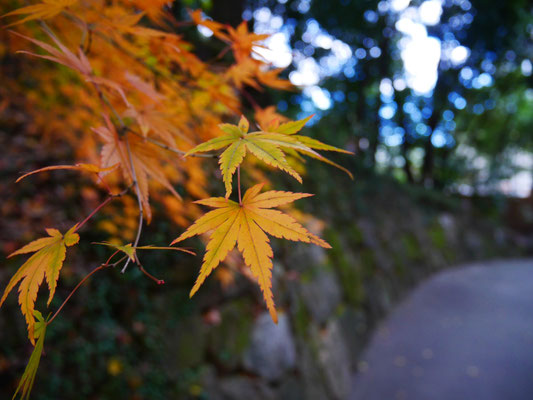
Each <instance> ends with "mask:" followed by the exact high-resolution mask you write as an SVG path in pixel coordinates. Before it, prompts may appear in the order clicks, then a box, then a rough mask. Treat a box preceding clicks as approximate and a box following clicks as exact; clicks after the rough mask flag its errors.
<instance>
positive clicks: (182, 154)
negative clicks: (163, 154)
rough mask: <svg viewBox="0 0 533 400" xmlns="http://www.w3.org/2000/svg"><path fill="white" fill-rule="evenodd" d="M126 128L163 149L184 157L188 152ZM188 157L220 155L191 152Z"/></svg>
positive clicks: (126, 127) (213, 156)
mask: <svg viewBox="0 0 533 400" xmlns="http://www.w3.org/2000/svg"><path fill="white" fill-rule="evenodd" d="M124 129H126V130H127V131H128V132H131V133H133V134H134V135H136V136H139V137H141V138H143V139H145V140H147V141H148V142H150V143H152V144H155V145H156V146H158V147H161V148H162V149H165V150H168V151H171V152H173V153H176V154H179V155H180V156H182V157H184V158H185V154H187V152H186V151H183V150H179V149H176V148H174V147H170V146H168V145H166V144H164V143H161V142H160V141H158V140H155V139H152V138H151V137H148V136H144V135H142V134H140V133H139V132H137V131H135V130H133V129H131V128H130V127H129V126H125V127H124ZM187 157H201V158H217V157H218V155H216V154H211V153H207V154H189V155H188V156H187Z"/></svg>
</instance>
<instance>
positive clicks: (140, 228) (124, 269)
mask: <svg viewBox="0 0 533 400" xmlns="http://www.w3.org/2000/svg"><path fill="white" fill-rule="evenodd" d="M126 149H127V150H128V158H129V160H130V168H131V175H132V180H133V184H134V185H135V189H136V191H137V203H138V205H139V226H138V228H137V236H136V237H135V242H134V243H133V247H137V245H138V244H139V240H140V238H141V231H142V228H143V219H144V212H143V204H142V200H141V189H140V187H139V181H138V180H137V173H136V172H135V166H134V165H133V157H132V155H131V148H130V141H129V140H128V136H127V135H126ZM135 259H136V261H137V263H139V259H138V258H137V256H135ZM129 263H130V259H129V258H128V260H127V261H126V264H124V267H122V271H121V272H122V273H124V272H126V268H128V264H129Z"/></svg>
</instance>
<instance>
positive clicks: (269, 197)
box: [171, 183, 331, 322]
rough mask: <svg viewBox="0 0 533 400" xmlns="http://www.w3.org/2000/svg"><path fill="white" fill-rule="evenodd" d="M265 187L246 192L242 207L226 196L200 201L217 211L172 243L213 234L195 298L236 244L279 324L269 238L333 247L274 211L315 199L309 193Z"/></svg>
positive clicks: (193, 292) (208, 214) (258, 185)
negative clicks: (270, 236) (282, 206)
mask: <svg viewBox="0 0 533 400" xmlns="http://www.w3.org/2000/svg"><path fill="white" fill-rule="evenodd" d="M262 187H263V184H262V183H260V184H257V185H255V186H253V187H251V188H250V189H248V190H247V191H246V193H245V194H244V197H243V198H242V202H241V203H240V204H239V203H237V202H234V201H232V200H229V199H227V198H224V197H212V198H209V199H204V200H198V201H196V203H198V204H202V205H205V206H208V207H212V208H214V209H215V210H212V211H210V212H208V213H207V214H205V215H203V216H202V217H200V218H199V219H198V220H197V221H196V222H195V223H194V224H193V225H191V226H190V227H189V228H188V229H187V230H186V231H185V232H184V233H183V234H182V235H181V236H179V237H178V238H177V239H176V240H174V241H173V242H172V243H171V245H172V244H174V243H177V242H180V241H182V240H184V239H187V238H190V237H192V236H196V235H201V234H203V233H206V232H208V231H213V233H212V234H211V236H210V238H209V243H208V244H207V248H206V253H205V255H204V259H203V264H202V267H201V269H200V275H199V276H198V279H197V280H196V283H195V284H194V287H193V288H192V290H191V292H190V296H191V297H192V296H193V295H194V294H195V293H196V292H197V291H198V289H199V288H200V286H201V285H202V284H203V282H204V281H205V279H206V278H207V277H208V276H209V274H210V273H211V272H212V271H213V269H215V268H216V267H217V265H218V264H219V263H220V262H221V261H223V260H224V259H225V258H226V256H227V255H228V253H229V252H230V251H231V250H233V248H234V247H235V245H237V248H238V249H239V251H240V252H241V254H242V255H243V258H244V262H245V264H246V265H247V266H248V267H250V269H251V271H252V274H253V276H254V277H255V279H257V282H258V283H259V286H260V288H261V290H262V292H263V296H264V299H265V302H266V305H267V308H268V310H269V312H270V315H271V316H272V319H273V320H274V321H275V322H277V314H276V308H275V306H274V299H273V294H272V283H271V280H272V257H273V253H272V248H271V247H270V245H269V239H268V236H267V235H266V234H267V233H268V234H269V235H272V236H274V237H277V238H283V239H287V240H293V241H299V242H305V243H313V244H316V245H318V246H321V247H324V248H331V246H330V245H329V244H328V243H326V242H325V241H324V240H322V239H321V238H319V237H318V236H316V235H313V234H312V233H311V232H309V231H308V230H307V229H305V228H304V227H303V226H302V225H300V224H299V223H298V222H296V220H295V219H294V218H292V217H291V216H289V215H287V214H285V213H282V212H281V211H279V210H272V208H273V207H277V206H280V205H283V204H288V203H292V202H293V201H295V200H298V199H302V198H304V197H309V196H312V195H311V194H308V193H291V192H283V191H275V190H272V191H268V192H264V193H260V191H261V189H262Z"/></svg>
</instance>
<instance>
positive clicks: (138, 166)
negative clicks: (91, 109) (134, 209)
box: [93, 115, 181, 222]
mask: <svg viewBox="0 0 533 400" xmlns="http://www.w3.org/2000/svg"><path fill="white" fill-rule="evenodd" d="M104 120H105V123H106V125H105V126H101V127H98V128H93V131H94V132H96V133H97V134H98V135H99V136H100V137H101V138H102V139H103V140H104V141H105V144H104V146H103V148H102V153H101V158H102V159H101V164H102V167H103V168H107V167H111V166H113V165H116V164H118V165H119V166H120V169H121V171H122V175H123V176H124V179H125V180H126V181H127V182H128V183H129V184H131V183H132V182H133V176H134V175H135V176H136V177H137V183H138V185H139V191H140V194H141V202H142V205H143V209H144V211H145V213H146V220H147V221H148V222H150V221H151V219H152V212H151V210H150V203H149V200H148V198H149V193H148V178H149V177H150V178H152V179H153V180H155V181H156V182H158V183H159V184H161V185H162V186H163V187H165V188H166V189H168V190H169V191H170V192H171V193H172V194H173V195H174V196H176V197H177V198H178V199H181V196H180V195H179V194H178V192H176V190H175V189H174V187H172V184H171V183H170V182H169V181H168V179H167V177H166V175H165V171H164V170H163V166H162V165H161V160H160V157H159V149H158V148H157V147H155V146H154V145H152V144H150V143H148V142H145V141H144V140H143V139H142V138H139V137H137V136H134V135H130V136H128V137H127V140H126V138H124V137H123V136H119V134H118V132H117V131H116V129H115V127H114V125H113V124H112V122H111V120H110V119H109V117H108V116H107V115H104ZM128 143H129V145H130V150H131V160H130V151H128ZM132 168H134V170H135V173H133V171H132Z"/></svg>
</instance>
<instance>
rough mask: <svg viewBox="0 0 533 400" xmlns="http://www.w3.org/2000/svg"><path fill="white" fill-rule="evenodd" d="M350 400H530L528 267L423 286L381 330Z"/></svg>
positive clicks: (471, 271) (531, 268) (481, 268)
mask: <svg viewBox="0 0 533 400" xmlns="http://www.w3.org/2000/svg"><path fill="white" fill-rule="evenodd" d="M358 369H359V371H360V372H359V373H358V374H356V375H355V377H354V379H353V385H352V394H351V397H350V399H351V400H389V399H391V400H396V399H397V400H401V399H408V400H463V399H465V400H532V399H533V260H512V261H492V262H487V263H479V264H471V265H468V266H465V267H461V268H457V269H453V270H449V271H445V272H443V273H440V274H438V275H437V276H435V277H433V278H431V279H429V280H428V281H427V282H424V283H423V284H422V285H421V286H420V287H418V288H417V289H416V290H414V292H413V293H412V294H411V295H410V296H409V297H408V298H407V299H406V300H405V301H404V302H403V303H401V304H400V305H399V306H398V307H397V309H396V310H395V311H394V312H393V313H392V315H391V316H390V317H389V318H388V319H387V320H386V321H385V322H384V323H383V324H382V325H381V327H380V328H379V329H378V331H377V332H376V334H375V335H374V337H373V338H372V340H371V342H370V344H369V346H368V348H367V350H366V351H365V353H364V354H363V356H362V358H361V361H360V362H359V368H358Z"/></svg>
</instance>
